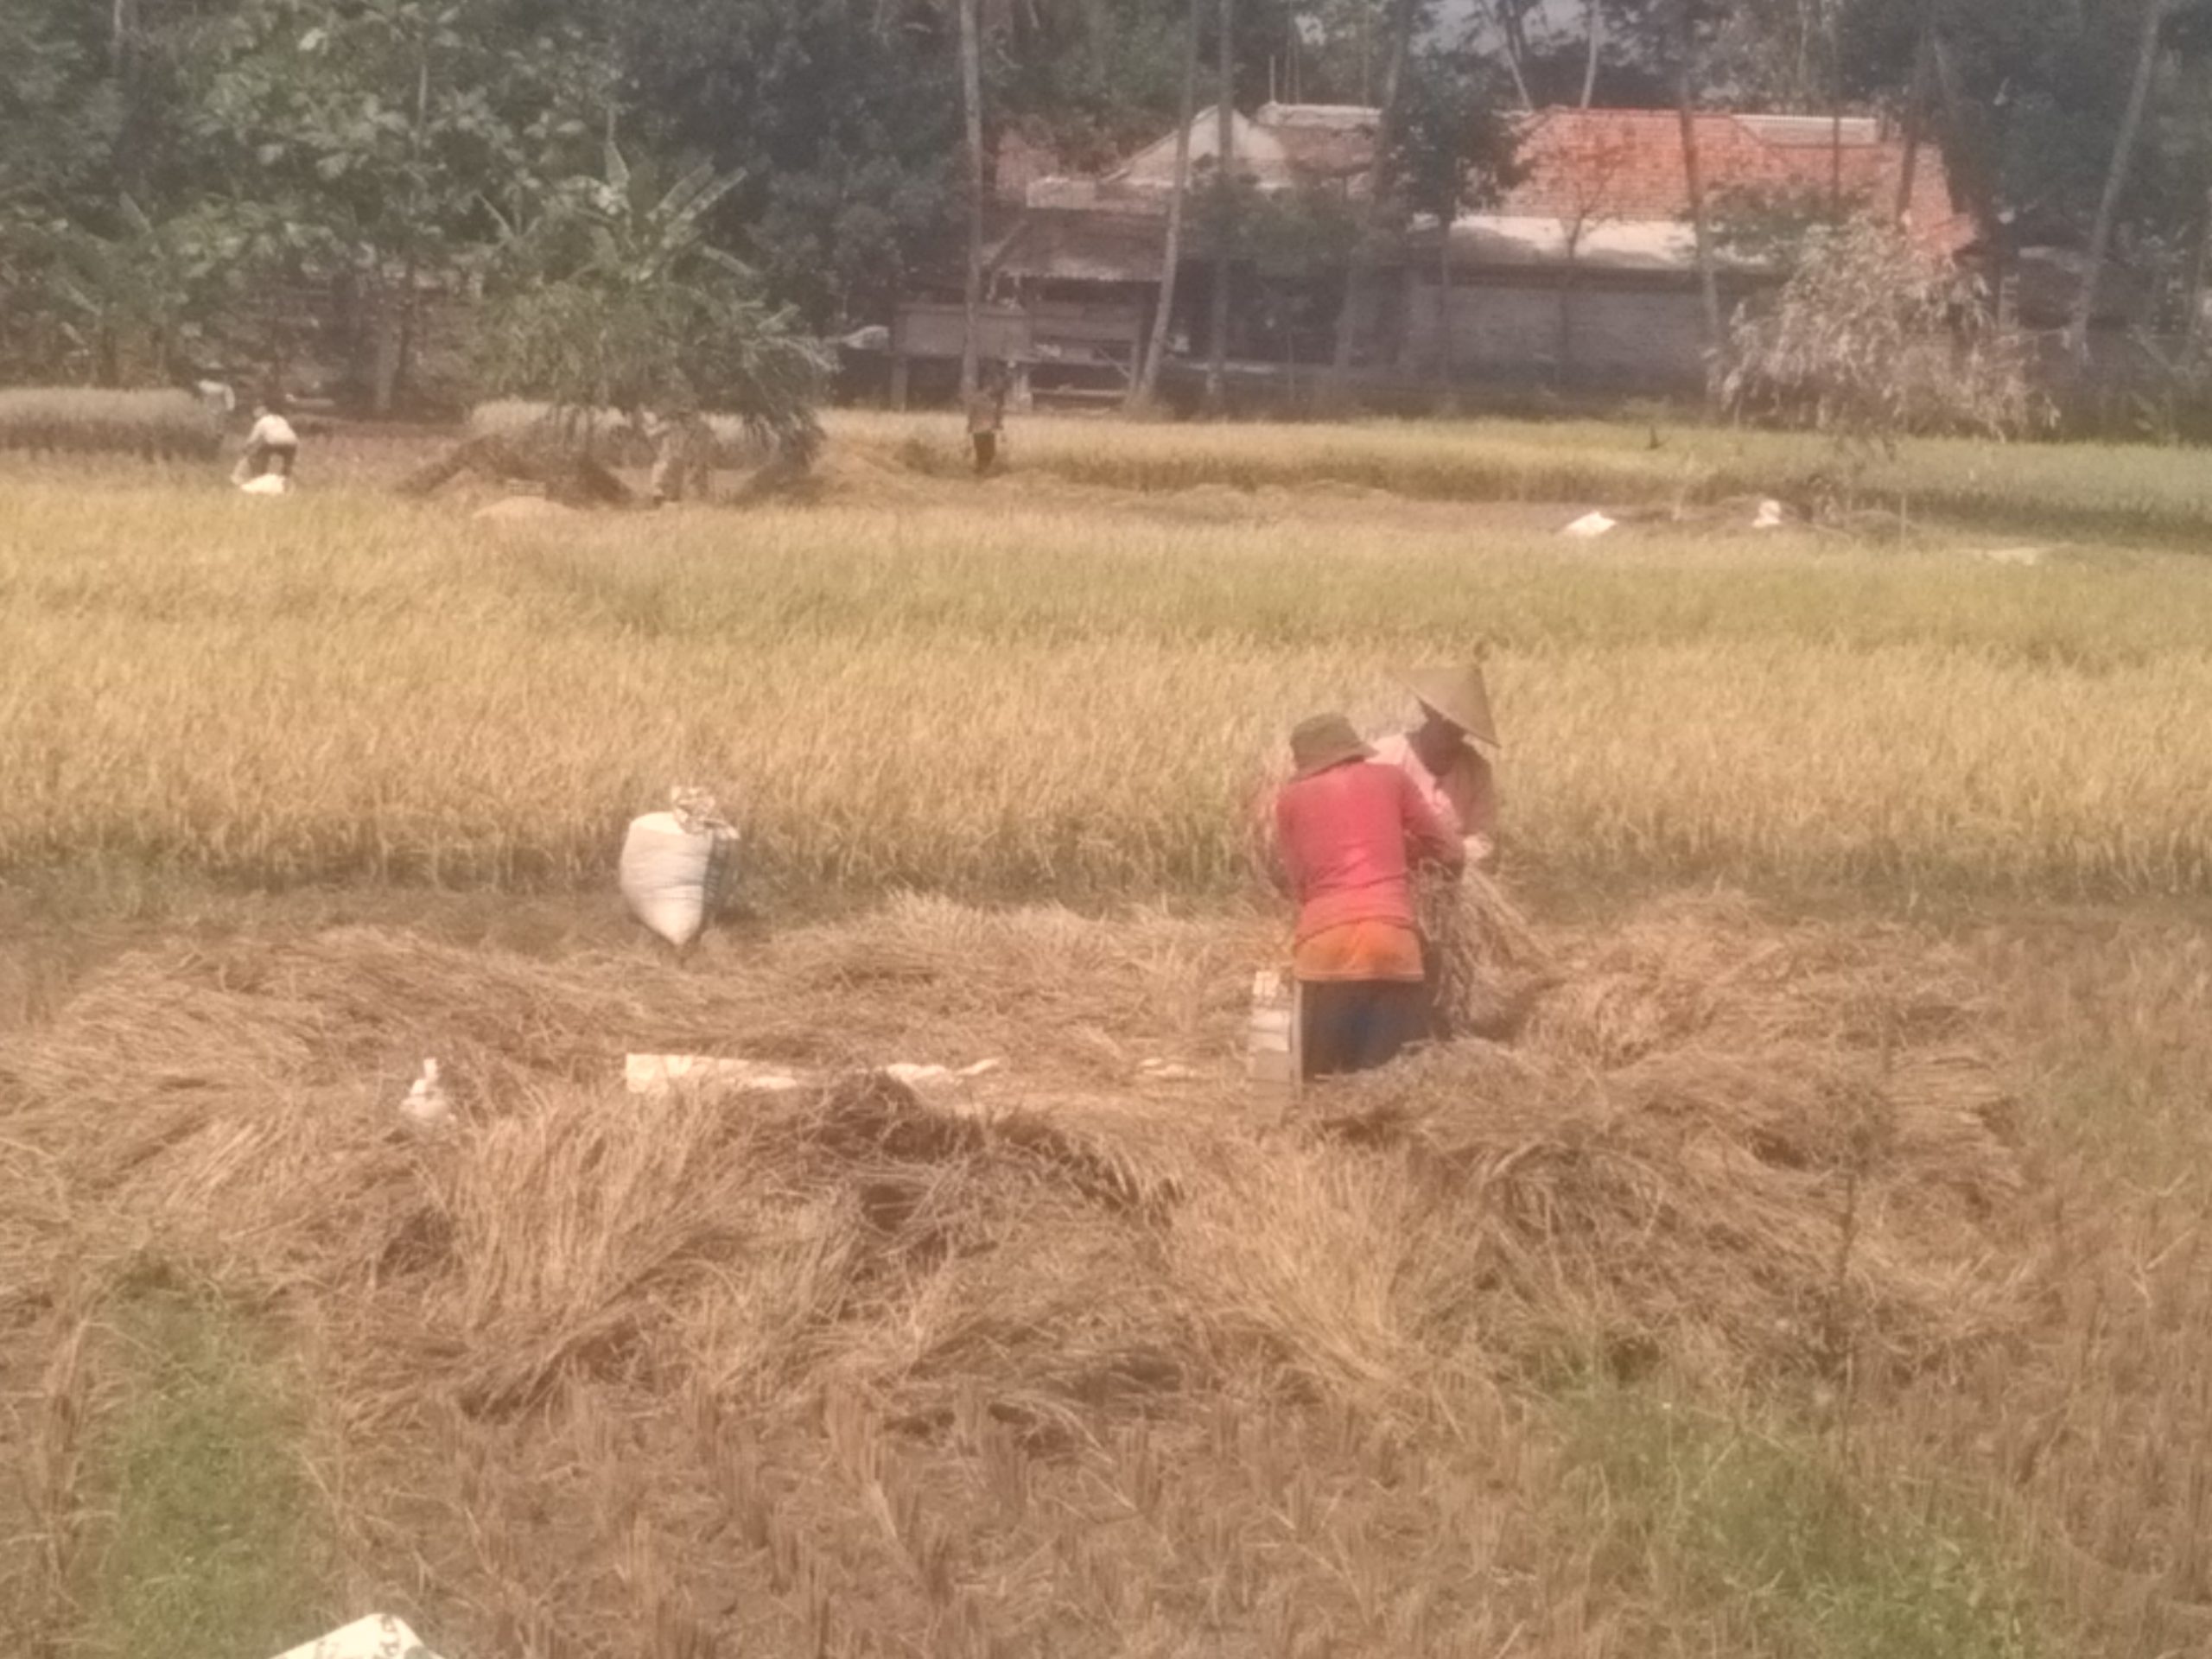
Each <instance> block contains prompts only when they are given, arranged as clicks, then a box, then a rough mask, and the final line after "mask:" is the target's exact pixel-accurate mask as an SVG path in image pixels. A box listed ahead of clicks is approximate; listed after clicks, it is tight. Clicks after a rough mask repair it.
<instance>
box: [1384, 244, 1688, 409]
mask: <svg viewBox="0 0 2212 1659" xmlns="http://www.w3.org/2000/svg"><path fill="white" fill-rule="evenodd" d="M1444 291H1445V290H1442V289H1440V288H1439V287H1438V285H1437V284H1436V283H1434V282H1433V281H1429V282H1422V281H1421V280H1419V279H1418V278H1416V279H1415V281H1414V284H1413V288H1412V290H1411V292H1410V294H1409V295H1408V305H1407V312H1406V332H1405V348H1404V353H1403V355H1402V359H1401V366H1402V368H1403V369H1404V370H1406V371H1407V372H1410V373H1430V374H1433V373H1434V372H1435V371H1436V365H1437V361H1438V359H1439V356H1440V353H1442V351H1443V350H1444V349H1445V336H1444V335H1443V334H1442V333H1441V332H1440V327H1439V306H1438V296H1439V294H1440V293H1442V292H1444ZM1449 296H1450V298H1449V303H1448V307H1447V308H1446V312H1445V315H1446V317H1448V322H1449V327H1450V335H1449V341H1450V353H1451V363H1452V369H1453V371H1454V372H1456V373H1457V374H1459V375H1464V376H1474V375H1480V374H1484V373H1491V374H1502V375H1507V376H1510V377H1513V378H1529V379H1551V380H1559V381H1562V382H1571V383H1574V384H1578V385H1620V386H1623V387H1639V388H1640V387H1649V388H1652V389H1655V390H1659V389H1666V390H1672V389H1675V388H1694V387H1698V386H1700V385H1703V384H1704V378H1705V349H1704V335H1705V311H1704V307H1703V303H1702V302H1701V301H1700V298H1699V296H1698V292H1697V289H1695V288H1694V286H1688V285H1685V284H1683V283H1680V282H1671V281H1664V280H1661V281H1654V282H1648V283H1637V284H1633V285H1631V284H1627V283H1621V282H1619V281H1618V279H1616V280H1613V281H1609V282H1606V283H1602V284H1600V283H1592V281H1591V280H1590V279H1588V278H1586V277H1585V278H1583V279H1581V280H1580V281H1579V282H1576V283H1568V282H1567V281H1566V280H1565V278H1564V277H1563V275H1562V274H1560V273H1553V272H1543V273H1535V272H1531V273H1530V274H1529V275H1528V276H1527V277H1522V278H1516V279H1509V280H1486V281H1484V282H1482V283H1455V284H1454V285H1453V286H1452V289H1450V290H1449Z"/></svg>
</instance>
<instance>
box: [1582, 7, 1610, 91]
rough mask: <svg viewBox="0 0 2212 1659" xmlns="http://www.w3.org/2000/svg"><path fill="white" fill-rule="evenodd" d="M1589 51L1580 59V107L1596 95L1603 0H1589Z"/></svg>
mask: <svg viewBox="0 0 2212 1659" xmlns="http://www.w3.org/2000/svg"><path fill="white" fill-rule="evenodd" d="M1589 27H1590V51H1589V55H1588V56H1587V57H1586V58H1584V60H1582V107H1583V108H1584V109H1588V108H1589V107H1590V105H1592V103H1593V102H1594V101H1596V99H1597V96H1598V59H1599V54H1600V53H1602V52H1603V51H1604V50H1605V0H1590V25H1589Z"/></svg>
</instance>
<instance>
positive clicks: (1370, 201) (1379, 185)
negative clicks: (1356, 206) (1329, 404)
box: [1330, 0, 1452, 397]
mask: <svg viewBox="0 0 2212 1659" xmlns="http://www.w3.org/2000/svg"><path fill="white" fill-rule="evenodd" d="M1413 38H1414V0H1391V4H1390V39H1389V46H1388V50H1389V54H1390V55H1389V60H1387V61H1386V62H1385V63H1384V64H1383V109H1382V113H1381V115H1380V116H1379V118H1377V119H1376V124H1375V160H1374V162H1373V164H1372V165H1371V166H1370V168H1368V173H1367V207H1366V211H1365V212H1363V213H1362V214H1361V215H1360V226H1359V240H1358V241H1357V243H1356V244H1354V245H1353V247H1352V251H1351V265H1350V267H1349V268H1348V269H1347V270H1346V271H1345V272H1344V307H1343V308H1342V309H1341V310H1339V311H1338V313H1337V353H1336V358H1335V360H1334V362H1333V363H1332V365H1331V368H1330V381H1331V394H1332V396H1335V397H1341V396H1342V395H1343V393H1344V382H1345V381H1346V380H1347V379H1348V378H1350V377H1351V359H1352V347H1353V346H1354V344H1355V343H1356V340H1355V337H1356V336H1357V334H1358V332H1359V324H1360V319H1361V314H1362V313H1363V312H1364V311H1366V310H1367V309H1368V308H1370V305H1371V304H1372V302H1373V296H1374V291H1375V264H1376V255H1377V254H1378V253H1379V251H1380V250H1379V248H1378V247H1377V246H1376V244H1377V243H1378V242H1379V241H1380V240H1381V238H1382V236H1383V228H1384V226H1385V224H1386V222H1387V218H1386V216H1387V215H1388V213H1389V210H1390V195H1391V190H1392V174H1393V171H1394V169H1395V165H1396V161H1397V148H1398V116H1399V110H1400V100H1401V99H1402V95H1403V93H1404V92H1405V85H1406V57H1407V54H1408V53H1409V52H1411V51H1412V49H1413ZM1439 228H1440V231H1441V232H1442V233H1443V235H1444V236H1445V238H1446V240H1447V242H1448V240H1449V239H1450V237H1451V232H1452V226H1451V225H1450V224H1449V223H1448V222H1447V223H1446V224H1444V225H1442V226H1440V227H1439Z"/></svg>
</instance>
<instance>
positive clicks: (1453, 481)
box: [830, 410, 2212, 547]
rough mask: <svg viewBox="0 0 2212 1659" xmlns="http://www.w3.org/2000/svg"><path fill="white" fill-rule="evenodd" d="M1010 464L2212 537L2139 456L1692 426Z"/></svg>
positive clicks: (2192, 477)
mask: <svg viewBox="0 0 2212 1659" xmlns="http://www.w3.org/2000/svg"><path fill="white" fill-rule="evenodd" d="M830 431H831V435H832V437H833V438H834V439H836V440H837V441H839V442H844V443H846V444H849V445H852V446H855V447H858V448H863V449H866V450H868V451H869V452H871V453H874V454H879V455H885V456H895V457H898V458H900V459H902V460H904V461H906V462H907V463H908V464H911V465H916V466H920V467H925V468H927V469H930V470H932V471H936V472H938V473H944V474H950V473H953V472H957V470H958V469H959V468H960V467H961V466H962V465H963V456H962V445H961V434H960V429H959V427H958V425H957V422H955V421H954V420H953V419H952V418H951V417H950V416H938V415H892V414H884V413H871V412H864V411H859V410H848V411H843V412H841V413H839V414H837V415H836V416H834V417H833V418H832V421H831V423H830ZM1007 453H1008V454H1009V456H1010V457H1012V458H1013V460H1014V464H1015V465H1017V466H1019V467H1024V468H1032V469H1036V470H1039V471H1044V472H1049V473H1051V474H1055V475H1057V476H1059V477H1063V478H1066V479H1070V480H1074V481H1077V482H1080V483H1085V484H1093V485H1100V486H1109V487H1113V488H1117V489H1128V490H1145V491H1172V490H1186V489H1193V488H1198V487H1201V486H1230V487H1234V488H1236V489H1242V490H1258V489H1268V488H1273V489H1287V490H1294V491H1305V490H1311V489H1313V487H1315V486H1330V487H1334V488H1337V489H1354V490H1382V491H1387V492H1389V493H1394V494H1399V495H1405V496H1410V497H1415V498H1421V499H1433V500H1447V501H1543V502H1554V501H1557V502H1566V501H1573V502H1580V503H1582V504H1583V505H1607V506H1612V507H1615V508H1622V507H1645V508H1652V509H1656V510H1659V511H1662V512H1672V511H1674V510H1676V509H1693V508H1697V507H1699V506H1700V505H1706V504H1712V503H1717V502H1719V501H1723V500H1732V499H1744V500H1750V501H1756V500H1757V499H1759V498H1762V497H1768V496H1777V497H1783V498H1785V499H1789V500H1790V501H1791V502H1793V503H1794V504H1796V505H1802V506H1806V507H1811V506H1814V505H1821V504H1826V505H1829V506H1831V507H1840V506H1845V505H1852V506H1856V507H1858V508H1860V509H1866V510H1873V511H1877V512H1882V513H1888V514H1892V515H1894V514H1896V513H1897V512H1899V511H1900V510H1902V512H1903V513H1904V518H1905V520H1906V521H1907V522H1908V523H1909V522H1910V521H1911V520H1913V519H1915V518H1926V517H1933V518H1948V519H1952V520H1955V521H1958V522H1961V523H1971V524H1979V525H1983V526H1986V527H1991V528H1996V527H2003V528H2005V529H2007V530H2009V531H2012V532H2013V533H2014V534H2017V535H2025V536H2038V535H2051V534H2057V533H2070V534H2082V535H2104V536H2125V537H2155V538H2158V539H2160V540H2163V541H2167V542H2171V543H2177V544H2181V545H2185V546H2190V547H2194V546H2197V545H2200V544H2201V543H2202V538H2203V537H2204V535H2205V533H2206V532H2207V531H2212V480H2208V478H2207V476H2206V469H2205V468H2204V467H2202V465H2201V464H2200V462H2199V461H2198V459H2197V457H2196V454H2194V452H2192V451H2190V450H2186V449H2177V448H2170V447H2158V446H2153V445H2149V444H2142V445H2118V444H2042V443H2035V444H2027V443H2019V444H1993V443H1983V442H1970V441H1967V440H1958V439H1916V440H1912V441H1910V442H1904V443H1901V444H1900V445H1898V447H1897V450H1896V452H1895V453H1894V454H1891V455H1888V456H1885V457H1882V458H1878V459H1873V460H1869V461H1862V460H1860V459H1858V458H1854V457H1852V456H1848V455H1846V454H1841V453H1840V452H1839V451H1837V450H1836V449H1835V448H1833V447H1832V446H1830V445H1828V444H1827V443H1826V442H1823V441H1821V440H1820V439H1817V438H1814V437H1808V436H1805V435H1789V434H1780V433H1770V432H1758V431H1751V430H1745V429H1722V428H1705V427H1698V426H1694V425H1688V424H1670V425H1669V426H1667V427H1665V428H1663V429H1662V428H1659V427H1647V426H1643V425H1637V424H1633V423H1613V424H1599V423H1594V422H1586V421H1584V422H1557V423H1533V422H1523V421H1465V422H1453V421H1370V422H1363V423H1302V424H1265V423H1254V424H1244V423H1239V424H1236V425H1230V426H1222V425H1193V424H1177V423H1153V424H1144V423H1121V422H1106V421H1065V420H1022V419H1019V418H1017V419H1016V420H1015V421H1014V423H1013V424H1012V427H1011V429H1010V431H1009V433H1008V436H1007ZM1746 516H1748V514H1747V515H1746ZM1562 522H1563V521H1562Z"/></svg>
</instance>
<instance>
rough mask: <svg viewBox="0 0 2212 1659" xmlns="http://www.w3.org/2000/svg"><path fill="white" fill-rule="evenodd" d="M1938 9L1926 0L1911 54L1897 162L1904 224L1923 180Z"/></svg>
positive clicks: (1899, 207) (1899, 218) (1899, 206)
mask: <svg viewBox="0 0 2212 1659" xmlns="http://www.w3.org/2000/svg"><path fill="white" fill-rule="evenodd" d="M1935 29H1936V8H1935V5H1934V3H1933V0H1926V3H1923V6H1922V8H1921V13H1920V45H1919V47H1918V48H1917V49H1916V51H1915V52H1914V53H1913V54H1912V80H1911V83H1910V86H1909V87H1908V88H1907V89H1906V92H1905V95H1904V160H1903V161H1901V162H1899V163H1898V164H1897V222H1898V223H1899V224H1903V223H1904V221H1905V220H1906V219H1909V218H1910V216H1911V214H1912V196H1913V192H1914V190H1915V189H1916V188H1917V187H1918V185H1919V182H1920V130H1921V124H1922V123H1923V121H1924V120H1925V119H1926V118H1927V117H1926V114H1925V111H1926V106H1927V104H1928V83H1929V79H1931V77H1932V76H1933V74H1934V71H1935V55H1936V33H1935Z"/></svg>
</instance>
